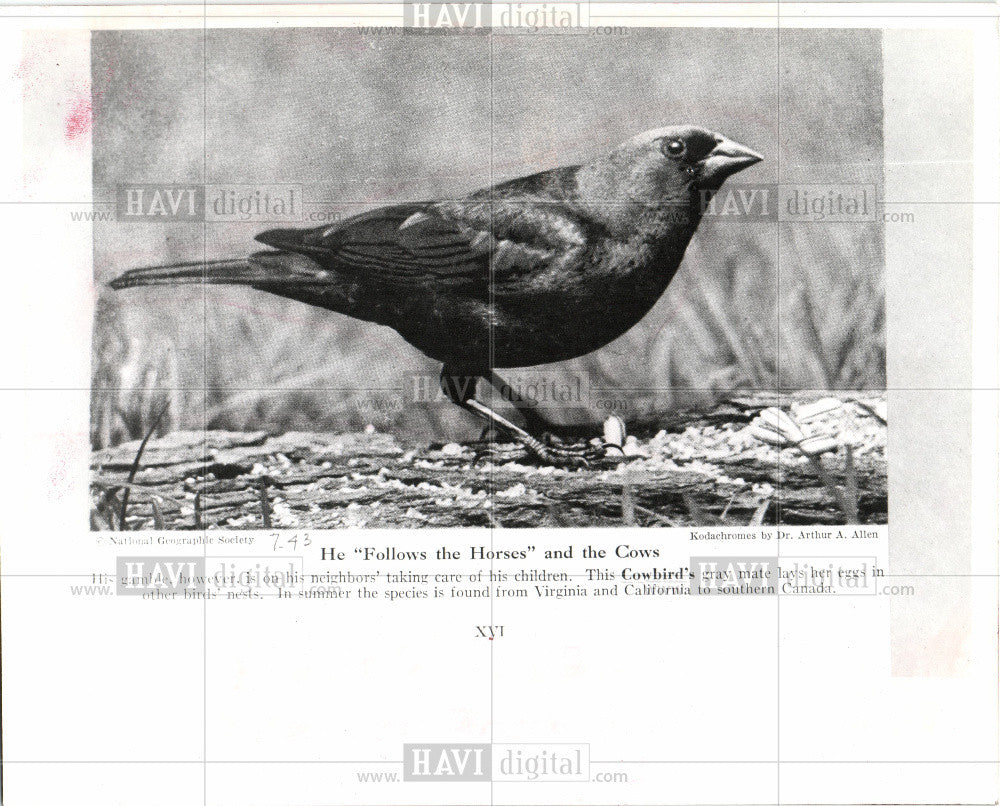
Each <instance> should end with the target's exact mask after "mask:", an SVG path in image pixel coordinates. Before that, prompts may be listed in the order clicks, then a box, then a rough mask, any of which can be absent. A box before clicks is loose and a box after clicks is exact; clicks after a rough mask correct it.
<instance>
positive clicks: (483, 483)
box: [91, 394, 887, 530]
mask: <svg viewBox="0 0 1000 806" xmlns="http://www.w3.org/2000/svg"><path fill="white" fill-rule="evenodd" d="M780 402H781V401H779V400H776V399H775V400H767V399H765V398H762V397H761V396H756V397H755V398H753V399H744V400H735V401H729V402H726V403H723V404H721V405H720V406H718V407H716V408H715V409H713V410H711V411H709V412H686V413H678V414H675V415H671V416H669V417H666V418H664V420H663V421H662V422H661V423H659V425H662V428H661V429H660V430H658V431H657V432H656V433H651V434H647V435H645V436H642V435H640V437H639V438H636V437H634V436H630V437H628V439H627V440H626V442H625V444H624V446H623V452H624V454H625V457H624V460H623V461H621V462H619V463H618V464H617V465H616V466H612V467H607V466H605V467H592V468H584V469H578V470H567V469H562V468H554V467H551V466H544V465H538V464H534V463H532V462H530V461H529V460H519V461H505V462H501V461H496V460H489V459H485V458H484V457H483V456H482V455H481V453H482V452H481V451H480V450H477V448H476V446H474V445H460V444H456V443H450V444H443V445H442V444H436V445H433V444H432V445H425V446H407V445H402V444H400V443H399V442H398V441H397V440H396V439H395V438H394V437H393V436H391V435H390V434H383V433H377V432H375V431H374V430H372V429H369V430H368V431H367V432H365V433H355V434H321V433H303V432H294V433H286V434H282V435H270V434H267V433H265V432H253V433H236V432H225V431H208V432H205V433H202V432H185V431H179V432H174V433H172V434H169V435H167V436H165V437H163V438H160V439H151V440H150V441H149V442H148V444H146V446H145V448H144V450H142V452H141V457H140V461H139V465H138V468H137V469H136V470H135V472H134V477H133V478H132V481H131V483H129V476H130V474H131V473H132V471H133V465H134V463H135V459H136V455H137V453H138V452H139V448H140V443H139V442H130V443H125V444H122V445H118V446H117V447H115V448H111V449H106V450H103V451H98V452H95V453H94V455H93V462H92V472H93V475H92V498H93V503H94V507H93V510H92V513H91V519H92V527H93V528H95V529H102V530H104V529H115V528H121V518H120V513H121V509H122V498H123V497H125V494H126V492H127V502H126V503H127V516H126V518H125V528H127V529H132V530H134V529H151V528H165V529H201V528H208V529H215V528H232V529H254V528H287V529H326V528H343V527H421V526H438V527H454V526H493V527H527V526H557V527H558V526H621V525H636V526H692V525H700V526H705V525H713V524H726V525H731V526H746V525H751V524H759V523H769V524H774V523H779V522H780V523H787V524H804V523H844V522H848V521H851V520H856V521H858V522H861V523H884V522H885V521H886V517H887V501H886V461H885V442H886V421H885V408H884V405H885V404H884V402H883V399H882V398H881V397H880V396H878V395H872V394H869V395H851V396H847V395H840V396H837V397H831V396H829V395H825V396H822V397H819V398H818V397H817V396H812V397H807V396H802V395H799V396H796V398H795V399H794V401H793V402H791V404H790V405H785V406H783V410H784V411H786V412H787V413H789V414H791V415H792V416H793V417H795V418H796V423H799V424H801V425H802V428H803V430H804V431H805V433H806V435H807V436H808V435H810V434H828V435H830V436H832V437H833V443H832V445H831V447H830V449H829V450H828V451H827V452H825V453H823V454H822V455H821V456H819V457H818V458H816V457H808V456H807V455H805V453H803V451H802V450H799V449H798V448H796V447H784V448H781V447H779V446H775V445H771V444H767V443H766V442H764V441H761V439H760V438H759V437H758V436H756V435H755V430H754V428H753V427H752V425H751V423H752V422H753V420H754V418H755V417H757V416H758V415H759V414H760V412H761V411H762V410H764V409H765V408H767V407H768V405H769V404H773V403H780ZM784 402H785V403H786V404H788V399H787V398H785V399H784ZM757 433H759V430H758V431H757ZM803 444H805V443H803ZM823 475H826V478H825V479H824V478H823ZM845 502H846V503H845ZM852 507H853V509H854V510H856V515H852V513H851V510H852ZM845 510H846V511H845Z"/></svg>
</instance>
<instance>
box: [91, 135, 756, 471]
mask: <svg viewBox="0 0 1000 806" xmlns="http://www.w3.org/2000/svg"><path fill="white" fill-rule="evenodd" d="M761 159H762V157H761V156H760V155H759V154H757V153H755V152H754V151H752V150H750V149H749V148H747V147H746V146H743V145H741V144H739V143H737V142H735V141H734V140H731V139H729V138H727V137H725V136H723V135H721V134H717V133H715V132H712V131H709V130H707V129H705V128H702V127H699V126H694V125H676V126H666V127H661V128H657V129H652V130H650V131H646V132H643V133H641V134H638V135H636V136H634V137H631V138H630V139H628V140H626V141H625V142H623V143H621V144H619V145H617V146H616V147H614V148H612V149H611V150H610V151H606V152H604V153H602V154H600V155H598V156H595V157H594V158H593V159H591V160H589V161H587V162H581V163H579V164H575V165H567V166H563V167H557V168H553V169H549V170H543V171H541V172H539V173H534V174H531V175H529V176H523V177H520V178H516V179H512V180H508V181H504V182H500V183H498V184H495V185H493V186H491V187H487V188H483V189H480V190H476V191H474V192H472V193H469V194H468V195H466V196H464V197H462V198H459V199H445V200H429V201H423V202H406V203H400V204H391V205H388V206H384V207H379V208H377V209H373V210H369V211H367V212H362V213H360V214H358V215H355V216H352V217H350V218H346V219H344V220H341V221H338V222H336V223H334V224H332V225H326V226H319V227H313V228H287V229H270V230H267V231H265V232H261V233H260V234H258V235H256V236H255V240H257V241H258V242H260V243H262V244H264V245H265V246H266V247H268V248H267V249H266V250H262V251H257V252H254V253H252V254H250V255H249V256H248V257H240V258H234V259H223V260H209V261H205V260H202V261H190V262H183V263H171V264H167V265H159V266H149V267H143V268H136V269H131V270H129V271H126V272H124V273H123V274H121V275H120V276H118V277H117V278H115V279H114V280H112V281H111V283H110V285H111V287H112V288H114V289H126V288H133V287H137V286H157V285H176V284H186V283H206V284H229V285H242V286H250V287H252V288H255V289H258V290H260V291H265V292H269V293H272V294H276V295H278V296H281V297H286V298H290V299H293V300H298V301H301V302H304V303H307V304H309V305H314V306H318V307H320V308H325V309H327V310H330V311H333V312H336V313H338V314H345V315H347V316H351V317H354V318H356V319H361V320H364V321H368V322H374V323H377V324H379V325H384V326H387V327H390V328H393V329H394V330H395V331H396V332H397V333H398V334H399V335H400V336H402V338H403V339H405V340H406V341H407V342H409V343H410V344H411V345H413V346H414V347H416V348H417V349H418V350H420V351H421V352H423V353H424V354H425V355H427V356H429V357H430V358H432V359H435V360H436V361H439V362H441V364H442V370H441V381H440V382H441V388H442V390H443V392H444V393H445V395H446V396H447V397H448V399H450V400H451V401H452V402H454V403H455V404H457V405H458V406H460V407H462V408H463V409H465V410H467V411H469V412H471V413H472V414H474V415H475V416H476V417H478V418H480V419H482V420H483V421H485V423H486V424H487V425H488V426H489V427H492V428H493V429H495V430H497V431H499V432H502V433H506V434H507V435H508V436H509V437H510V438H512V439H513V440H515V441H516V442H518V443H520V444H521V446H523V448H524V449H526V450H527V451H528V452H530V453H531V454H534V456H535V457H537V458H538V459H540V460H542V461H545V462H550V463H552V464H560V465H569V466H578V465H580V464H587V462H588V458H593V449H592V446H591V447H585V448H576V447H561V446H557V445H555V444H553V442H552V441H551V440H547V439H546V438H545V436H546V435H545V426H546V423H545V422H544V420H543V419H542V418H541V417H540V416H539V415H538V414H537V413H536V412H534V411H533V410H532V408H531V407H530V406H528V405H524V401H523V400H520V399H519V398H516V397H515V398H514V399H513V400H512V401H511V402H513V403H514V404H515V406H517V410H518V411H519V412H520V413H521V415H522V417H523V419H524V427H522V426H519V425H517V424H516V423H514V422H513V421H511V420H510V419H509V418H508V417H504V416H503V415H501V414H500V413H498V412H497V411H495V410H494V409H493V408H492V407H491V406H488V405H486V404H485V403H482V402H481V401H480V400H478V399H477V398H476V397H475V395H476V390H477V383H478V381H479V380H485V381H487V382H488V383H489V384H491V385H493V386H495V387H497V388H505V387H504V384H503V381H502V379H501V378H500V377H499V376H498V375H497V373H496V370H497V369H501V370H502V369H509V368H519V367H529V366H535V365H539V364H550V363H554V362H561V361H568V360H570V359H573V358H578V357H580V356H583V355H586V354H588V353H591V352H593V351H595V350H598V349H600V348H601V347H603V346H605V345H606V344H608V343H610V342H611V341H613V340H615V339H616V338H618V337H619V336H621V335H622V334H624V333H625V332H626V331H628V330H630V329H631V328H632V327H633V326H634V325H636V324H637V323H638V322H639V321H640V320H642V319H643V317H645V315H646V314H647V313H648V312H649V310H650V309H651V308H652V307H653V305H654V304H655V303H656V302H657V300H658V299H659V298H660V297H661V296H662V294H663V293H664V291H665V290H666V288H667V286H668V285H669V283H670V281H671V280H672V279H673V278H674V276H675V275H676V274H677V271H678V269H679V268H680V266H681V262H682V259H683V257H684V253H685V250H686V249H687V246H688V244H689V242H690V241H691V238H692V236H693V235H694V233H695V230H696V229H697V227H698V223H699V221H700V220H701V217H702V213H703V210H704V208H705V205H706V203H707V201H708V200H710V199H711V197H712V195H713V194H715V193H716V192H717V191H718V190H719V189H720V188H721V186H722V184H723V182H724V181H725V180H726V179H727V178H729V177H730V176H732V175H733V174H735V173H737V172H739V171H742V170H744V169H746V168H749V167H750V166H752V165H754V164H756V163H758V162H760V161H761ZM506 388H507V389H509V387H506Z"/></svg>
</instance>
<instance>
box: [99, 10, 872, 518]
mask: <svg viewBox="0 0 1000 806" xmlns="http://www.w3.org/2000/svg"><path fill="white" fill-rule="evenodd" d="M477 33H481V31H480V30H479V29H469V30H463V29H452V30H450V31H433V30H430V31H420V30H415V29H406V28H395V29H364V28H356V29H336V28H327V29H310V28H289V29H285V30H271V29H241V30H212V31H209V32H207V34H206V35H205V37H204V41H203V37H202V34H201V32H196V31H169V30H166V31H97V32H95V33H94V34H93V38H92V47H91V58H92V65H91V71H92V84H93V86H92V99H93V184H94V197H95V199H100V200H103V201H104V202H106V204H107V205H108V209H111V207H113V209H114V216H112V217H110V220H108V219H101V220H96V219H95V221H94V232H93V243H94V272H95V283H96V284H97V295H98V296H97V301H96V308H95V318H94V331H93V360H92V399H91V416H90V440H91V448H92V450H93V454H92V460H91V474H92V475H91V481H92V484H91V503H92V506H91V513H90V520H91V528H92V529H94V530H98V531H118V530H143V529H202V528H209V529H214V528H239V529H244V528H245V529H253V528H290V529H295V528H341V527H400V528H413V527H435V526H442V527H443V526H480V527H482V526H493V527H535V526H547V527H581V526H615V525H618V526H648V527H662V526H690V525H702V526H708V525H726V526H753V525H761V524H769V525H775V524H782V523H787V524H824V523H826V524H829V523H853V524H877V523H885V522H886V520H887V512H888V504H887V492H886V488H887V482H886V476H887V473H886V458H885V448H886V441H887V420H888V415H887V405H886V398H885V384H886V363H885V290H884V255H885V248H884V227H883V222H882V216H881V214H880V213H878V214H877V212H876V209H877V206H878V205H879V203H880V198H881V195H882V193H881V187H882V182H883V165H882V163H883V153H884V148H883V131H882V121H883V113H882V74H881V69H882V52H881V48H882V39H881V32H880V31H878V30H873V29H851V30H846V29H845V30H822V29H819V30H817V29H812V30H792V31H788V32H786V33H782V41H781V47H780V49H779V48H776V47H775V45H776V35H775V32H774V31H773V30H766V29H724V28H714V29H709V28H705V29H699V28H682V29H663V28H661V29H657V28H608V29H591V30H585V31H581V30H579V29H568V30H561V29H552V30H548V31H545V32H541V31H535V32H532V31H530V30H529V31H522V30H518V29H512V30H510V31H508V32H507V33H506V34H503V35H496V36H488V37H487V36H482V35H477ZM679 53H688V54H697V57H696V58H678V57H677V54H679ZM817 60H819V61H821V62H822V64H823V76H822V80H817V73H816V71H815V70H814V69H813V65H814V63H815V62H816V61H817ZM203 72H204V80H202V77H203ZM584 77H585V79H586V80H585V81H583V80H581V79H582V78H584Z"/></svg>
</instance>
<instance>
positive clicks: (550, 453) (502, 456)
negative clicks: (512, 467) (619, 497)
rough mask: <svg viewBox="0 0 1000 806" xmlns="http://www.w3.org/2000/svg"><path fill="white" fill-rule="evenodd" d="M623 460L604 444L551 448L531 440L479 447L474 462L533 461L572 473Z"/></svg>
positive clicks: (552, 446) (549, 445)
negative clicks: (572, 471)
mask: <svg viewBox="0 0 1000 806" xmlns="http://www.w3.org/2000/svg"><path fill="white" fill-rule="evenodd" d="M624 458H625V455H624V454H623V453H622V451H621V448H620V447H618V446H617V445H612V444H608V443H601V444H597V445H595V444H592V443H589V442H587V443H583V444H580V445H553V444H544V443H542V442H539V441H537V440H532V441H531V442H530V443H521V442H517V443H511V444H498V443H495V442H491V443H489V444H486V445H484V446H482V449H481V450H480V451H479V452H478V455H477V456H476V461H477V462H478V461H479V460H488V461H493V462H517V461H523V460H525V459H534V460H535V461H536V462H538V463H540V464H545V465H551V466H553V467H561V468H566V469H569V470H575V469H592V468H600V467H609V466H614V465H616V464H618V463H619V462H620V461H622V460H623V459H624Z"/></svg>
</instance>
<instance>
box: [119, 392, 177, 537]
mask: <svg viewBox="0 0 1000 806" xmlns="http://www.w3.org/2000/svg"><path fill="white" fill-rule="evenodd" d="M168 408H170V401H169V400H168V401H167V402H166V403H164V404H163V408H162V409H160V413H159V414H157V415H156V419H155V420H153V424H152V425H151V426H150V427H149V430H148V431H147V432H146V436H144V437H143V438H142V442H140V443H139V450H137V451H136V452H135V461H133V462H132V469H131V470H129V474H128V482H127V484H126V485H125V492H124V493H122V506H121V515H120V516H119V517H120V519H121V530H122V531H123V532H124V531H126V530H127V529H128V524H127V523H126V522H125V513H126V512H127V511H128V496H129V491H130V490H131V489H132V482H133V481H135V476H136V473H138V472H139V462H140V461H141V460H142V453H143V451H145V450H146V443H148V442H149V440H150V437H152V436H153V432H154V431H156V429H157V427H158V426H159V424H160V420H162V419H163V415H164V414H166V413H167V409H168Z"/></svg>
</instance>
